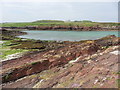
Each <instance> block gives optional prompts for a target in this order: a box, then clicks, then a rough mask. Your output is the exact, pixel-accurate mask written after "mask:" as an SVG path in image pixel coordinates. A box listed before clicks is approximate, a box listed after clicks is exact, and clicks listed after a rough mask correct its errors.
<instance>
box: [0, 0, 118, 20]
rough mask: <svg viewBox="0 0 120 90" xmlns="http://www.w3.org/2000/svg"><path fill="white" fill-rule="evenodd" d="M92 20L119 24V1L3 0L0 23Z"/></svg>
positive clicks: (0, 5) (0, 6) (0, 7)
mask: <svg viewBox="0 0 120 90" xmlns="http://www.w3.org/2000/svg"><path fill="white" fill-rule="evenodd" d="M36 20H64V21H67V20H78V21H80V20H91V21H95V22H118V0H69V1H68V0H49V1H48V0H2V1H1V2H0V22H31V21H36Z"/></svg>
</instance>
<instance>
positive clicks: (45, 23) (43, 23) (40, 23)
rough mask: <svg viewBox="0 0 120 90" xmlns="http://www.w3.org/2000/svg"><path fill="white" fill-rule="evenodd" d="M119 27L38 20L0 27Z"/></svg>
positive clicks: (113, 24)
mask: <svg viewBox="0 0 120 90" xmlns="http://www.w3.org/2000/svg"><path fill="white" fill-rule="evenodd" d="M58 25H59V26H63V25H64V26H97V25H99V26H110V27H111V26H119V25H120V23H97V22H91V21H77V22H76V21H68V22H64V21H59V20H38V21H35V22H22V23H1V24H0V27H26V26H58Z"/></svg>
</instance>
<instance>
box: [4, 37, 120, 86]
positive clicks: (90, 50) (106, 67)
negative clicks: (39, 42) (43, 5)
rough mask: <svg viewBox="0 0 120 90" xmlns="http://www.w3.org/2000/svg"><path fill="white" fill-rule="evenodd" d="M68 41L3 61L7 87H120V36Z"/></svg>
mask: <svg viewBox="0 0 120 90" xmlns="http://www.w3.org/2000/svg"><path fill="white" fill-rule="evenodd" d="M106 38H110V39H109V40H108V39H106ZM102 40H103V41H104V43H106V44H104V43H103V42H102ZM109 42H111V43H112V44H109ZM64 43H65V44H66V45H65V46H63V47H61V48H56V49H52V50H48V51H44V52H39V53H36V54H32V55H30V56H24V57H22V58H18V59H15V60H10V61H8V62H3V66H2V67H3V70H2V77H3V84H2V85H3V87H4V88H7V87H11V88H12V87H14V88H17V87H26V88H27V87H33V88H64V87H66V88H77V87H86V88H96V87H102V88H106V87H107V88H109V87H111V88H115V87H118V85H117V83H116V82H117V79H118V74H119V72H118V64H119V62H118V55H115V54H113V53H111V52H114V51H116V50H118V49H119V44H120V43H119V42H118V38H117V37H115V36H108V37H105V38H102V39H98V40H95V41H92V40H91V41H82V42H64ZM108 45H109V47H108ZM29 80H33V82H34V83H33V82H29ZM21 82H25V83H23V84H21Z"/></svg>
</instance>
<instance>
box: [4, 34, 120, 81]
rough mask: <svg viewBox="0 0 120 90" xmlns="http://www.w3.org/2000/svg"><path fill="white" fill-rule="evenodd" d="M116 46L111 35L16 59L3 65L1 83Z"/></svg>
mask: <svg viewBox="0 0 120 90" xmlns="http://www.w3.org/2000/svg"><path fill="white" fill-rule="evenodd" d="M106 38H107V39H106ZM109 38H110V39H109ZM109 43H110V44H109ZM111 43H112V44H111ZM118 44H120V43H119V42H118V38H117V37H115V36H113V35H111V36H107V37H104V38H101V39H98V40H95V41H92V40H91V41H85V42H82V43H79V42H78V43H76V42H71V44H68V45H66V46H65V47H63V48H60V49H53V50H49V51H47V52H45V53H42V54H41V53H38V54H37V55H36V56H33V57H32V56H29V57H27V58H25V59H24V61H23V58H22V59H16V60H14V61H13V62H12V61H11V63H12V64H11V65H12V66H10V65H9V64H8V63H5V64H4V65H3V68H4V69H3V72H2V79H3V81H2V82H3V83H5V82H9V81H14V80H17V79H19V78H21V77H24V76H28V75H31V74H35V73H39V72H41V71H43V70H47V69H51V68H53V67H56V66H58V67H59V66H63V65H65V64H67V63H68V62H69V61H71V60H75V59H76V58H78V57H80V58H79V59H81V60H82V59H84V58H85V57H86V56H90V55H93V54H95V53H96V52H98V50H99V51H102V50H104V49H105V48H103V47H106V46H108V45H109V46H110V45H111V46H112V45H118ZM30 61H31V62H30ZM18 62H19V63H18ZM23 62H24V63H23ZM26 62H29V63H26ZM14 63H15V64H14Z"/></svg>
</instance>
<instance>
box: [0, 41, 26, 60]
mask: <svg viewBox="0 0 120 90" xmlns="http://www.w3.org/2000/svg"><path fill="white" fill-rule="evenodd" d="M11 46H15V44H13V43H12V42H11V40H9V41H5V42H4V43H3V44H2V47H1V48H0V52H1V53H2V54H1V55H0V57H1V58H2V59H5V58H6V56H8V55H11V54H15V53H24V52H27V51H28V50H23V49H11Z"/></svg>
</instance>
